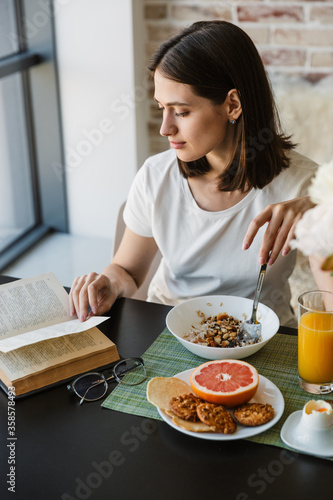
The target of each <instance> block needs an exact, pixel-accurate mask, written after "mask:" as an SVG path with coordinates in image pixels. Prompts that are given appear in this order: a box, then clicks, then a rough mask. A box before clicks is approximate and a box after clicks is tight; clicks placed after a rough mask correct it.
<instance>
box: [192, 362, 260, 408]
mask: <svg viewBox="0 0 333 500" xmlns="http://www.w3.org/2000/svg"><path fill="white" fill-rule="evenodd" d="M190 383H191V387H192V390H193V392H194V393H195V394H196V395H197V396H199V397H200V398H202V399H204V400H205V401H208V402H209V403H216V404H222V405H224V406H226V407H228V408H232V407H233V406H237V405H240V404H243V403H247V402H248V401H250V399H251V398H253V396H254V395H255V393H256V392H257V389H258V385H259V375H258V372H257V370H256V369H255V368H254V366H252V365H250V364H249V363H246V362H245V361H241V360H239V359H224V360H216V361H208V362H207V363H203V364H202V365H200V366H198V368H195V370H193V372H192V373H191V377H190Z"/></svg>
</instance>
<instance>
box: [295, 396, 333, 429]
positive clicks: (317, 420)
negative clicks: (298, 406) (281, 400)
mask: <svg viewBox="0 0 333 500" xmlns="http://www.w3.org/2000/svg"><path fill="white" fill-rule="evenodd" d="M302 424H303V425H304V426H306V427H307V428H308V429H312V430H314V431H321V430H325V429H328V428H329V427H332V426H333V408H332V406H331V405H330V403H328V402H327V401H323V400H314V399H311V400H310V401H308V402H307V403H306V404H305V405H304V408H303V412H302Z"/></svg>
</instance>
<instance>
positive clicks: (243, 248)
mask: <svg viewBox="0 0 333 500" xmlns="http://www.w3.org/2000/svg"><path fill="white" fill-rule="evenodd" d="M249 246H250V245H249V244H248V242H247V241H244V243H243V246H242V250H247V249H248V248H249Z"/></svg>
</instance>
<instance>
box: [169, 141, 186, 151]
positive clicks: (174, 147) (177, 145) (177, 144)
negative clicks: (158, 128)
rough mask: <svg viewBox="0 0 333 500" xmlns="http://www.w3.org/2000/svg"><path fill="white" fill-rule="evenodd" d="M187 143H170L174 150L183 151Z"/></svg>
mask: <svg viewBox="0 0 333 500" xmlns="http://www.w3.org/2000/svg"><path fill="white" fill-rule="evenodd" d="M185 144H186V142H175V141H170V146H171V147H172V148H173V149H181V148H183V147H184V146H185Z"/></svg>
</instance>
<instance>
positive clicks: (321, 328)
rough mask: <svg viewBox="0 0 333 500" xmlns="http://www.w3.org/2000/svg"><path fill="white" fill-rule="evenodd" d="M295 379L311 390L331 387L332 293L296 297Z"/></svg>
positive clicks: (332, 387)
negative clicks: (296, 339)
mask: <svg viewBox="0 0 333 500" xmlns="http://www.w3.org/2000/svg"><path fill="white" fill-rule="evenodd" d="M298 381H299V385H300V387H301V388H302V389H304V390H305V391H307V392H310V393H312V394H327V393H329V392H331V391H333V293H332V292H326V291H322V290H316V291H311V292H305V293H303V294H302V295H300V297H299V298H298Z"/></svg>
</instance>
